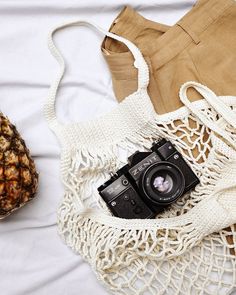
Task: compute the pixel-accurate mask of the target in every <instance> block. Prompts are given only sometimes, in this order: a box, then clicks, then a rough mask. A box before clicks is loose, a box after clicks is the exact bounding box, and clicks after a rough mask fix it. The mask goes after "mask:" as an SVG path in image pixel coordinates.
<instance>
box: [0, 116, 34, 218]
mask: <svg viewBox="0 0 236 295" xmlns="http://www.w3.org/2000/svg"><path fill="white" fill-rule="evenodd" d="M37 186H38V173H37V172H36V169H35V165H34V162H33V160H32V158H31V157H30V154H29V150H28V149H27V147H26V145H25V142H24V140H23V139H22V138H21V137H20V135H19V133H18V131H17V130H16V127H15V126H14V125H12V124H11V123H10V121H9V120H8V119H7V118H6V117H5V116H3V114H2V113H0V219H2V218H4V217H6V216H8V215H9V214H11V213H12V212H13V211H15V210H16V209H19V208H20V207H22V206H23V205H25V204H26V203H27V202H28V201H30V200H31V199H32V198H33V197H34V196H35V193H36V190H37Z"/></svg>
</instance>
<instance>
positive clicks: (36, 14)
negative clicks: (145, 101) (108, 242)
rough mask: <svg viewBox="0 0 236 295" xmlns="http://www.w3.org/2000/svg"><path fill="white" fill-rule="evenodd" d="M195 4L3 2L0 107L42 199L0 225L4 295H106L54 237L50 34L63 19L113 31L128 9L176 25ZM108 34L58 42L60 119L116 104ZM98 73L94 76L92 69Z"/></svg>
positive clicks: (68, 36) (155, 0)
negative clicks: (27, 156)
mask: <svg viewBox="0 0 236 295" xmlns="http://www.w3.org/2000/svg"><path fill="white" fill-rule="evenodd" d="M194 2H195V0H149V1H146V0H138V1H135V0H126V1H124V0H119V1H105V0H99V1H98V0H97V1H96V0H86V1H85V0H83V1H72V0H71V1H62V0H60V1H58V0H57V1H54V0H51V1H46V0H45V1H43V0H41V1H40V0H34V1H26V0H25V1H20V0H15V1H12V0H5V1H0V28H1V30H0V109H1V110H2V112H3V113H4V114H5V115H7V116H8V117H9V118H10V119H11V121H12V122H14V123H15V124H16V126H17V127H18V130H19V131H20V133H21V134H22V136H23V138H24V139H25V141H26V143H27V145H28V147H29V148H30V150H31V152H32V155H33V157H34V159H35V161H36V165H37V169H38V171H39V173H40V184H39V191H38V195H37V198H36V199H35V200H34V201H32V202H31V203H29V204H28V205H27V206H25V207H24V208H22V209H21V210H19V211H18V212H17V213H15V214H13V215H12V216H11V217H9V218H7V219H6V220H4V221H3V222H1V223H0V293H1V295H28V294H30V295H38V294H39V295H46V294H56V295H75V294H76V295H77V294H78V295H91V294H96V295H105V294H108V293H107V291H106V290H105V289H104V288H103V286H101V285H100V284H99V283H98V282H97V280H96V278H95V275H94V274H93V273H92V270H91V269H90V267H89V265H88V264H87V263H85V262H84V261H83V260H82V259H81V258H80V257H79V256H77V255H75V254H74V253H73V252H72V251H71V250H70V249H69V248H68V247H67V246H66V245H64V244H63V243H62V241H61V239H60V237H59V236H58V234H57V226H56V210H57V207H58V205H59V202H60V200H61V198H62V196H63V187H62V185H61V182H60V175H59V155H60V147H59V144H58V142H57V140H56V138H55V137H54V135H53V134H52V133H51V131H50V130H49V129H48V126H47V124H46V122H45V120H44V118H43V113H42V108H43V103H44V101H45V98H46V96H47V94H48V89H49V85H50V82H51V81H52V80H53V78H54V77H55V74H56V72H57V70H58V65H57V63H56V62H55V60H54V59H53V58H52V57H51V55H50V53H49V51H48V48H47V34H48V31H49V30H50V29H51V28H52V27H54V26H55V25H57V24H60V23H61V22H64V21H71V20H76V19H78V20H80V19H87V20H92V21H94V22H96V23H97V24H99V25H100V26H101V27H104V28H107V29H108V28H109V26H110V24H111V22H112V20H113V19H114V18H115V17H116V15H117V14H118V12H119V11H120V10H121V9H122V7H123V6H124V5H125V4H129V5H131V6H133V7H134V8H135V9H137V11H139V12H140V13H141V14H143V15H144V16H145V17H147V18H150V19H152V20H154V21H158V22H163V23H165V24H169V25H172V24H174V23H175V22H176V21H177V20H178V19H180V18H181V16H183V15H184V14H185V13H186V12H187V11H188V10H190V9H191V7H192V6H193V4H194ZM102 39H103V36H101V35H100V34H98V33H97V32H95V31H92V30H91V29H88V28H82V27H81V28H73V29H68V30H66V31H64V32H62V33H61V34H60V35H58V36H57V37H56V40H57V44H58V46H59V47H60V48H61V49H62V52H63V54H64V56H65V58H66V61H67V66H68V68H67V72H66V77H65V79H64V80H63V83H62V87H61V91H60V95H59V98H58V103H57V106H58V115H59V117H60V119H61V120H64V121H69V120H74V121H75V120H88V119H91V118H93V117H95V116H98V115H99V114H101V113H102V112H107V111H108V110H109V109H110V108H111V107H112V106H114V105H115V104H116V102H115V99H114V95H113V92H112V85H111V78H110V74H109V71H108V68H107V65H106V63H105V61H104V60H103V58H102V55H101V52H100V44H101V41H102ZM94 69H95V70H94Z"/></svg>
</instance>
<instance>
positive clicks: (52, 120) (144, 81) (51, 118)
mask: <svg viewBox="0 0 236 295" xmlns="http://www.w3.org/2000/svg"><path fill="white" fill-rule="evenodd" d="M80 25H83V26H88V27H92V28H95V29H96V30H98V31H100V32H101V33H103V34H105V35H106V36H108V37H110V38H113V39H115V40H117V41H120V42H122V43H124V44H125V45H126V46H127V47H128V49H129V50H130V51H131V53H132V54H133V57H134V66H135V67H136V68H137V69H138V89H137V91H139V90H141V89H146V88H147V85H148V83H149V71H148V66H147V64H146V62H145V60H144V58H143V56H142V54H141V52H140V51H139V49H138V48H137V47H136V46H135V45H134V44H133V43H132V42H130V41H129V40H127V39H125V38H123V37H121V36H118V35H115V34H113V33H110V32H108V31H106V30H103V29H102V28H100V27H99V26H97V25H96V24H93V23H91V22H87V21H74V22H70V23H65V24H62V25H60V26H58V27H56V28H54V29H53V30H52V31H51V32H50V33H49V37H48V47H49V49H50V51H51V53H52V55H53V56H54V57H55V59H56V60H57V62H58V63H59V66H60V71H59V72H58V74H57V77H56V79H55V81H54V83H52V85H51V88H50V91H49V95H48V99H47V101H46V104H45V107H44V114H45V117H46V120H47V121H48V124H49V126H50V127H51V128H52V129H53V130H54V131H56V130H57V129H58V128H59V129H60V127H61V126H62V125H63V124H62V123H60V122H59V121H58V120H57V116H56V110H55V99H56V95H57V91H58V88H59V85H60V82H61V80H62V78H63V76H64V73H65V61H64V59H63V56H62V54H61V52H60V51H59V49H58V48H57V47H56V45H55V43H54V41H53V36H54V34H55V33H56V32H57V31H60V30H62V29H64V28H66V27H72V26H80Z"/></svg>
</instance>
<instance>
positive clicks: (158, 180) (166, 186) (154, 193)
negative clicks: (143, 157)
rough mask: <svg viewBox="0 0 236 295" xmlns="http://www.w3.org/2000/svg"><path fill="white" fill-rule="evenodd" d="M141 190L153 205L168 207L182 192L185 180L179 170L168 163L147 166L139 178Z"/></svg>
mask: <svg viewBox="0 0 236 295" xmlns="http://www.w3.org/2000/svg"><path fill="white" fill-rule="evenodd" d="M140 184H141V189H142V190H143V192H144V196H146V197H147V198H148V200H149V202H150V201H151V202H152V203H153V204H154V205H155V204H156V205H163V206H164V205H169V204H171V203H173V202H174V201H175V200H177V199H178V198H179V197H180V196H181V195H182V194H183V191H184V188H185V179H184V176H183V173H182V172H181V171H180V169H179V168H178V167H177V166H175V165H174V164H172V163H170V162H164V161H163V162H158V163H155V164H153V165H151V166H149V167H148V168H147V169H146V171H145V172H144V173H143V176H142V178H141V183H140Z"/></svg>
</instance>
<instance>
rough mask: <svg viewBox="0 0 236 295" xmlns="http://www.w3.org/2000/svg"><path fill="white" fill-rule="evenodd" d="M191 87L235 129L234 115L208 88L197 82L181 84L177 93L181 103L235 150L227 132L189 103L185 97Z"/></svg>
mask: <svg viewBox="0 0 236 295" xmlns="http://www.w3.org/2000/svg"><path fill="white" fill-rule="evenodd" d="M191 87H193V88H194V89H195V90H197V91H198V92H199V93H200V94H201V95H202V96H203V98H204V99H205V100H206V101H207V102H208V103H209V105H210V106H212V107H213V109H215V111H216V112H217V113H218V114H219V115H221V116H222V118H224V120H225V121H226V122H227V123H228V124H229V125H231V126H232V127H234V128H236V117H235V113H234V112H233V111H232V110H231V108H230V107H229V106H227V105H226V104H225V103H224V102H223V101H222V100H221V99H220V98H219V97H218V96H217V95H216V94H215V93H214V92H213V91H212V90H210V89H209V88H208V87H206V86H204V85H202V84H200V83H197V82H192V81H189V82H186V83H185V84H183V85H182V86H181V88H180V91H179V97H180V100H181V101H182V103H183V104H184V105H185V106H186V107H187V108H188V109H189V110H190V111H191V112H192V113H193V114H194V115H195V116H196V117H197V118H199V120H201V122H202V123H203V124H204V125H205V126H207V127H208V128H209V129H211V130H212V131H213V132H215V133H216V134H218V135H219V136H221V137H222V138H224V139H225V140H226V141H227V142H228V143H229V145H230V146H231V147H232V148H234V149H235V150H236V142H235V140H233V139H232V137H231V136H230V135H229V133H228V132H226V131H225V130H224V129H223V128H222V127H220V126H218V125H217V124H216V123H215V122H213V121H211V120H210V119H208V118H207V117H206V115H204V114H202V113H201V112H199V110H198V109H197V108H196V107H195V105H194V104H193V103H192V102H190V100H189V99H188V97H187V90H188V89H189V88H191Z"/></svg>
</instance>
